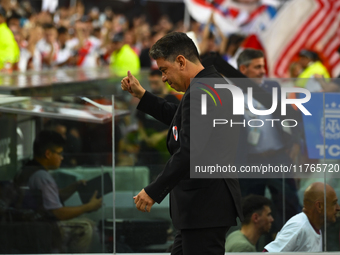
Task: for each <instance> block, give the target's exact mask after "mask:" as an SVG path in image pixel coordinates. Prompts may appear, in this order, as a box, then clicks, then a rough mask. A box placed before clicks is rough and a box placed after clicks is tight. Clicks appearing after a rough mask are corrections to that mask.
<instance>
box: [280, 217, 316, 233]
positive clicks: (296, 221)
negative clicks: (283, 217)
mask: <svg viewBox="0 0 340 255" xmlns="http://www.w3.org/2000/svg"><path fill="white" fill-rule="evenodd" d="M306 225H310V224H309V221H308V218H307V216H306V214H304V213H303V212H301V213H299V214H296V215H295V216H293V217H292V218H290V219H289V220H288V221H287V223H286V224H285V225H284V226H283V228H282V230H281V231H289V232H292V233H298V232H300V231H303V230H304V229H305V226H306Z"/></svg>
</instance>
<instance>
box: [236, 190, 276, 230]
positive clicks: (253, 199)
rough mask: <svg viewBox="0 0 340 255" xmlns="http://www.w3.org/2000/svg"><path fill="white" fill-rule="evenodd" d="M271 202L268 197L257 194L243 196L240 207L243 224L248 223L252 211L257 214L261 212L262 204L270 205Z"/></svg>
mask: <svg viewBox="0 0 340 255" xmlns="http://www.w3.org/2000/svg"><path fill="white" fill-rule="evenodd" d="M270 205H271V202H270V200H269V199H268V198H266V197H264V196H259V195H249V196H247V197H245V198H244V199H243V201H242V209H243V216H244V221H243V222H242V224H243V225H247V224H249V223H250V220H251V216H252V215H253V213H255V212H257V213H259V214H261V213H262V211H263V209H264V206H270Z"/></svg>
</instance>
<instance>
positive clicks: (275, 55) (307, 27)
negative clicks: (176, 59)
mask: <svg viewBox="0 0 340 255" xmlns="http://www.w3.org/2000/svg"><path fill="white" fill-rule="evenodd" d="M321 2H323V1H321ZM325 2H329V4H330V5H331V6H326V7H325V5H322V4H320V3H319V2H318V1H308V2H307V3H305V2H304V1H283V0H233V1H205V0H199V1H192V0H185V1H175V2H171V1H160V2H159V1H145V0H138V1H137V0H135V1H120V0H117V1H107V2H106V3H103V2H102V1H97V2H95V1H82V0H72V1H70V0H59V1H58V0H54V1H45V0H43V1H29V0H23V1H20V0H1V2H0V6H1V7H0V23H1V25H0V35H1V41H0V70H2V72H12V71H21V72H25V71H27V70H35V71H40V70H46V69H57V68H69V67H85V68H92V67H98V66H105V65H110V66H111V68H112V70H114V71H115V73H116V74H117V75H118V76H124V75H125V74H126V70H127V68H129V69H130V70H131V71H132V72H133V73H135V74H136V73H138V72H139V70H140V68H152V69H157V66H156V63H155V61H153V60H152V59H150V57H149V56H148V50H149V49H150V47H151V46H152V45H153V44H154V43H155V42H156V41H157V40H158V39H159V38H161V37H162V36H163V35H165V34H166V33H169V32H171V31H180V32H189V31H190V37H191V38H193V39H194V41H195V43H196V44H197V46H198V48H199V52H200V55H201V56H202V58H203V57H204V56H206V55H209V54H211V52H216V53H218V54H220V55H221V56H222V57H223V58H224V59H225V60H226V61H228V62H229V63H230V64H231V65H233V66H234V67H235V68H237V66H236V58H237V56H238V55H239V53H240V52H241V51H242V49H244V48H248V47H250V48H256V49H261V50H263V51H264V52H265V56H266V64H267V67H266V73H267V76H268V77H279V78H282V77H292V78H297V77H299V78H300V77H301V78H308V77H306V75H309V76H310V75H311V74H310V72H309V73H308V74H303V75H301V74H302V73H303V71H304V70H305V69H306V67H307V66H308V65H310V64H311V63H314V62H318V65H317V67H315V68H316V69H317V71H316V73H318V74H320V75H322V76H323V77H325V78H329V77H331V76H333V77H336V76H337V75H339V73H340V57H339V55H338V54H337V49H338V48H339V46H340V41H339V40H340V39H339V36H338V34H339V31H340V29H339V20H338V18H337V17H336V14H337V13H338V12H337V11H336V10H338V8H339V5H338V4H336V1H328V0H327V1H325ZM300 8H301V9H300ZM312 8H314V10H313V9H312ZM292 10H294V15H293V16H291V15H290V12H291V11H292ZM322 15H324V17H323V16H322ZM317 18H318V19H317ZM312 20H315V22H314V23H311V21H312ZM316 21H317V22H316ZM301 50H302V51H301ZM301 57H304V59H302V60H301ZM299 58H300V59H299ZM307 58H308V59H307ZM314 73H315V71H314ZM312 74H313V72H312Z"/></svg>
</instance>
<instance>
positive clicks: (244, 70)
mask: <svg viewBox="0 0 340 255" xmlns="http://www.w3.org/2000/svg"><path fill="white" fill-rule="evenodd" d="M239 70H240V72H241V73H243V74H245V72H246V71H247V66H246V65H240V67H239Z"/></svg>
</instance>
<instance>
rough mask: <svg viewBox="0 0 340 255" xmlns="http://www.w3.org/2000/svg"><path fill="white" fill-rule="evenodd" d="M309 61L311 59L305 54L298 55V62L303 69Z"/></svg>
mask: <svg viewBox="0 0 340 255" xmlns="http://www.w3.org/2000/svg"><path fill="white" fill-rule="evenodd" d="M310 61H311V60H310V58H308V57H305V56H300V58H299V64H300V65H301V66H302V68H303V69H305V68H306V67H307V66H308V64H309V62H310Z"/></svg>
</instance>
